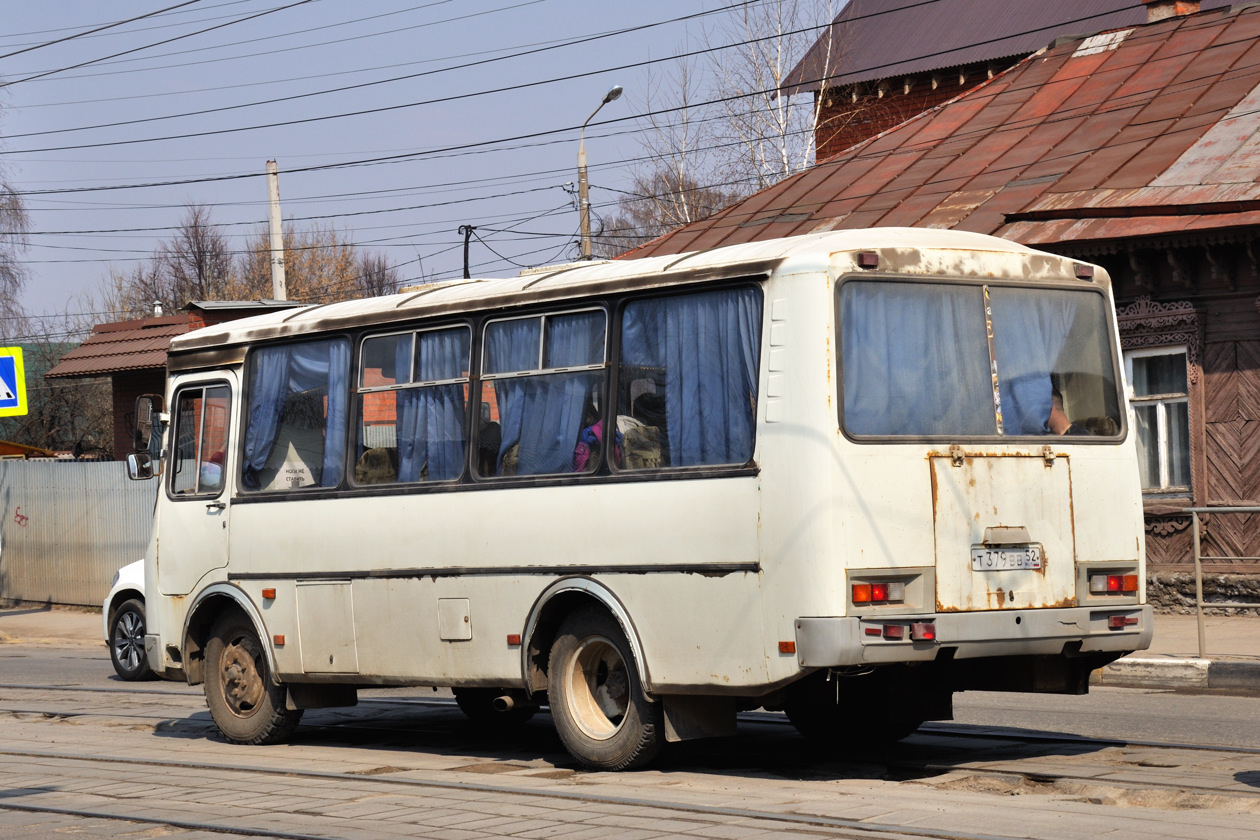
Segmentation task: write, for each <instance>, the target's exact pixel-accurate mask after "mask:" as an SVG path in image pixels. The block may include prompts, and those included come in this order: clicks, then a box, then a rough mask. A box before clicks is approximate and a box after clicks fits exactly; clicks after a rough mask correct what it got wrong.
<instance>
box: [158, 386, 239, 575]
mask: <svg viewBox="0 0 1260 840" xmlns="http://www.w3.org/2000/svg"><path fill="white" fill-rule="evenodd" d="M236 391H237V381H236V376H235V375H234V374H232V373H230V372H225V373H220V374H216V375H215V376H214V378H206V379H204V380H203V379H197V380H191V379H186V380H183V381H181V382H180V383H179V384H178V385H177V386H176V388H175V392H174V396H173V398H172V401H171V429H170V437H169V438H168V442H167V453H166V458H167V465H166V477H165V482H164V483H165V491H166V498H165V500H164V503H163V509H162V515H161V517H160V518H159V525H158V546H157V580H158V590H159V591H160V592H161V593H162V594H163V595H187V594H188V593H189V592H191V591H192V588H193V586H194V585H195V584H196V583H197V581H198V580H200V579H201V578H202V577H203V576H204V575H205V574H206V572H208V571H210V570H212V569H218V568H221V567H223V566H226V565H227V562H228V521H229V517H228V509H229V500H230V498H231V486H230V485H231V483H232V482H231V481H230V479H229V476H230V475H232V453H231V450H230V447H229V446H228V441H229V440H231V431H232V430H231V424H232V403H233V395H234V393H236Z"/></svg>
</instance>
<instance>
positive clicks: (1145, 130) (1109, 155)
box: [1055, 106, 1173, 192]
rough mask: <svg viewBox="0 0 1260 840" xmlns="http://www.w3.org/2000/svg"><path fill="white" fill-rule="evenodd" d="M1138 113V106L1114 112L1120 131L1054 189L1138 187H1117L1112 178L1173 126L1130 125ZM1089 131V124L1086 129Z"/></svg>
mask: <svg viewBox="0 0 1260 840" xmlns="http://www.w3.org/2000/svg"><path fill="white" fill-rule="evenodd" d="M1139 110H1140V106H1134V107H1132V108H1124V109H1120V110H1116V111H1114V112H1113V114H1114V115H1115V117H1116V118H1117V119H1118V120H1121V121H1122V124H1121V126H1120V128H1119V129H1118V130H1117V131H1115V132H1113V133H1111V134H1108V135H1102V136H1105V138H1106V141H1107V142H1106V145H1104V146H1102V147H1100V148H1096V149H1094V151H1093V153H1092V154H1091V155H1090V156H1089V158H1088V160H1085V161H1082V162H1081V163H1080V164H1079V165H1077V166H1075V167H1073V169H1072V170H1071V171H1070V172H1068V173H1067V174H1065V175H1064V176H1063V177H1062V178H1060V179H1059V181H1058V182H1057V183H1056V184H1055V190H1057V191H1062V192H1073V191H1075V190H1085V189H1094V188H1097V187H1120V186H1140V184H1136V183H1135V184H1123V185H1122V184H1119V183H1117V182H1115V181H1114V180H1113V176H1114V175H1115V174H1116V172H1118V171H1119V170H1120V168H1121V167H1123V166H1124V165H1125V164H1127V163H1129V162H1130V161H1132V160H1133V159H1134V158H1136V157H1137V156H1138V155H1141V154H1142V153H1143V150H1144V149H1145V148H1146V146H1147V144H1149V143H1150V141H1151V140H1152V139H1153V138H1155V137H1158V136H1159V135H1160V134H1161V133H1163V131H1165V130H1166V129H1168V128H1169V127H1171V126H1172V125H1173V121H1172V120H1165V121H1163V122H1158V123H1151V124H1150V125H1133V123H1132V120H1133V118H1134V117H1135V116H1136V115H1137V112H1138V111H1139ZM1083 130H1086V131H1088V130H1089V124H1088V123H1087V124H1086V127H1085V129H1083Z"/></svg>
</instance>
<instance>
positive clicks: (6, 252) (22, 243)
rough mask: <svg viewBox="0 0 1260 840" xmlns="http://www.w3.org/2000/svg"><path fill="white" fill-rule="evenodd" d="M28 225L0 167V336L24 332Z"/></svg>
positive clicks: (23, 209)
mask: <svg viewBox="0 0 1260 840" xmlns="http://www.w3.org/2000/svg"><path fill="white" fill-rule="evenodd" d="M29 225H30V220H29V218H28V217H27V215H26V205H25V204H23V203H22V196H21V195H19V194H18V192H17V191H16V190H15V189H13V187H12V186H10V184H9V181H8V179H7V178H6V177H5V171H4V169H3V168H2V167H0V319H2V320H0V335H3V334H7V335H19V334H21V333H22V332H24V331H25V328H24V323H23V320H22V314H23V310H22V302H21V299H20V298H21V295H22V289H23V287H24V286H25V284H26V269H25V267H24V266H23V265H22V262H21V260H20V259H19V257H20V256H21V253H22V251H23V250H24V249H25V248H26V232H27V230H28V228H29Z"/></svg>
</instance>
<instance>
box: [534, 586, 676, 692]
mask: <svg viewBox="0 0 1260 840" xmlns="http://www.w3.org/2000/svg"><path fill="white" fill-rule="evenodd" d="M586 607H597V608H602V609H603V610H605V611H607V612H608V613H609V614H610V615H611V616H612V617H613V619H614V620H616V622H617V624H618V625H620V627H621V632H622V634H623V635H624V636H625V640H626V643H627V645H628V646H629V648H630V650H629V653H630V654H631V656H632V657H633V659H634V664H635V667H636V669H637V671H638V678H639V684H640V685H641V686H643V690H644V691H645V692H649V693H650V692H651V690H652V680H651V674H650V672H649V670H648V666H647V657H645V656H644V655H643V646H642V644H641V643H640V642H639V637H638V633H637V632H636V631H635V627H634V622H632V621H631V620H630V613H629V612H628V611H627V610H626V608H625V605H623V604H622V603H621V600H620V599H619V598H618V597H617V596H616V595H614V594H613V592H612V590H610V589H608V587H606V586H604V585H603V584H602V583H600V582H598V581H596V580H593V579H591V578H588V577H569V578H561V579H560V580H558V581H556V582H555V583H553V584H551V585H550V586H548V587H547V588H546V589H545V590H544V591H543V592H542V594H541V595H539V596H538V598H537V600H535V601H534V605H533V607H532V608H530V611H529V618H528V619H527V620H526V623H525V634H524V636H523V637H522V638H523V640H524V645H523V646H522V653H521V657H522V662H521V666H522V674H523V675H524V677H525V689H526V691H527V692H529V693H530V694H537V693H541V692H545V691H546V690H547V671H548V667H549V663H550V660H551V649H552V646H553V645H554V644H555V642H556V638H557V636H558V635H559V633H560V628H561V625H562V624H563V623H564V621H565V619H567V618H568V617H569V616H570V615H572V614H573V613H574V612H576V611H578V610H581V609H583V608H586Z"/></svg>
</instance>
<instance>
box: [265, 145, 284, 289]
mask: <svg viewBox="0 0 1260 840" xmlns="http://www.w3.org/2000/svg"><path fill="white" fill-rule="evenodd" d="M267 192H268V194H269V196H270V198H271V216H270V219H269V225H268V227H269V228H270V230H271V296H272V298H274V299H275V300H288V298H287V297H286V296H285V288H284V228H283V227H282V226H281V223H280V168H279V167H278V166H276V162H275V161H274V160H269V161H267Z"/></svg>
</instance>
